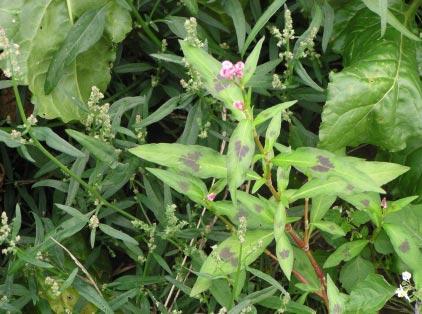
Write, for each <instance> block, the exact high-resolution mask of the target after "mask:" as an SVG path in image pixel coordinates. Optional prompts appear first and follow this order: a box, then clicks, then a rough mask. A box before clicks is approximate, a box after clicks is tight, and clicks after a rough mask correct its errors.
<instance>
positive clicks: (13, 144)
mask: <svg viewBox="0 0 422 314" xmlns="http://www.w3.org/2000/svg"><path fill="white" fill-rule="evenodd" d="M0 143H4V144H6V145H7V146H8V147H10V148H17V147H20V146H22V143H21V142H20V141H19V140H17V139H15V138H13V137H12V136H11V135H10V133H7V132H5V131H3V130H0Z"/></svg>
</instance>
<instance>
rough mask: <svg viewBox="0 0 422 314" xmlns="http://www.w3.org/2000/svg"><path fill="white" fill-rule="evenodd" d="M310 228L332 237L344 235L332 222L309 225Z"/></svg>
mask: <svg viewBox="0 0 422 314" xmlns="http://www.w3.org/2000/svg"><path fill="white" fill-rule="evenodd" d="M311 226H312V227H316V228H318V229H319V230H322V231H324V232H327V233H330V234H332V235H334V236H337V237H341V236H344V235H346V233H345V232H344V230H343V229H342V228H341V227H340V226H339V225H337V224H335V223H334V222H332V221H320V222H313V223H311Z"/></svg>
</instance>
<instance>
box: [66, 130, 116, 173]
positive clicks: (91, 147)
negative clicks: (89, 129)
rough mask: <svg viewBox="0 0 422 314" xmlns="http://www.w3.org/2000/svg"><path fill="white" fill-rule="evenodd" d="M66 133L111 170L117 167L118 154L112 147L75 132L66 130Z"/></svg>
mask: <svg viewBox="0 0 422 314" xmlns="http://www.w3.org/2000/svg"><path fill="white" fill-rule="evenodd" d="M66 133H67V134H69V135H70V136H71V137H73V138H74V139H75V140H76V141H77V142H78V143H79V144H81V145H82V146H83V147H85V148H86V149H87V150H88V151H89V152H90V153H91V154H92V155H93V156H95V157H96V158H98V159H99V160H101V161H102V162H104V163H106V164H107V165H109V166H110V167H111V168H115V167H116V166H117V164H118V153H117V152H116V149H115V148H114V147H113V146H112V145H110V144H108V143H105V142H103V141H101V140H99V139H97V138H95V137H92V136H88V135H85V134H83V133H81V132H78V131H75V130H71V129H67V130H66Z"/></svg>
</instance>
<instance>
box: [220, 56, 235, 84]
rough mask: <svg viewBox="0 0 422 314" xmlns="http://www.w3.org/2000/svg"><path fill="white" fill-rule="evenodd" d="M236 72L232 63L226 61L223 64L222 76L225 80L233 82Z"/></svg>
mask: <svg viewBox="0 0 422 314" xmlns="http://www.w3.org/2000/svg"><path fill="white" fill-rule="evenodd" d="M235 72H236V70H235V67H234V65H233V63H231V62H230V61H227V60H225V61H223V62H222V63H221V69H220V76H222V77H223V78H225V79H228V80H232V79H233V76H234V75H235Z"/></svg>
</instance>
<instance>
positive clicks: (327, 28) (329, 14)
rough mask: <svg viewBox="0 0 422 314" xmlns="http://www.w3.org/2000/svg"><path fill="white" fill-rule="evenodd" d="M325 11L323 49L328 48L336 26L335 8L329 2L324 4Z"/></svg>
mask: <svg viewBox="0 0 422 314" xmlns="http://www.w3.org/2000/svg"><path fill="white" fill-rule="evenodd" d="M322 11H323V13H324V33H323V34H322V43H321V45H322V50H323V51H324V52H325V51H326V50H327V46H328V42H329V40H330V38H331V35H332V33H333V28H334V9H333V8H332V7H331V6H330V4H329V3H328V2H325V3H324V4H323V6H322Z"/></svg>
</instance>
